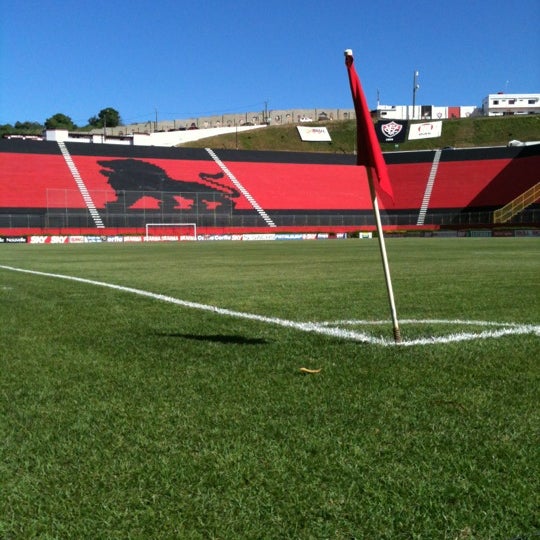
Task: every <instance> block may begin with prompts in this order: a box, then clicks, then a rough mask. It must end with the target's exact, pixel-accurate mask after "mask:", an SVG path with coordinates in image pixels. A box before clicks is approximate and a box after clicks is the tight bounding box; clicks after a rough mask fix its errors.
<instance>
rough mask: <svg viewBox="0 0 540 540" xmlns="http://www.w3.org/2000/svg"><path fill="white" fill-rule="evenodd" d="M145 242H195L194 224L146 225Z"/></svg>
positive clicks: (195, 228) (195, 229)
mask: <svg viewBox="0 0 540 540" xmlns="http://www.w3.org/2000/svg"><path fill="white" fill-rule="evenodd" d="M144 239H145V241H146V242H151V241H179V240H193V241H196V240H197V224H196V223H146V224H145V236H144Z"/></svg>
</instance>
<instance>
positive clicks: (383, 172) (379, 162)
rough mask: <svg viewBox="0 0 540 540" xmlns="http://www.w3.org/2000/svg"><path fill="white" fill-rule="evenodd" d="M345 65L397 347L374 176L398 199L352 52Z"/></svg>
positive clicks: (358, 152) (397, 333)
mask: <svg viewBox="0 0 540 540" xmlns="http://www.w3.org/2000/svg"><path fill="white" fill-rule="evenodd" d="M345 65H346V66H347V72H348V75H349V84H350V86H351V94H352V98H353V103H354V110H355V112H356V139H357V140H356V147H357V148H356V164H357V165H360V166H363V167H365V169H366V172H367V177H368V182H369V191H370V194H371V202H372V206H373V214H374V215H375V223H376V226H377V233H378V237H379V249H380V252H381V259H382V264H383V269H384V278H385V282H386V290H387V292H388V300H389V302H390V312H391V315H392V325H393V330H394V341H395V342H396V343H400V342H401V332H400V330H399V323H398V319H397V311H396V303H395V300H394V291H393V288H392V279H391V277H390V267H389V265H388V257H387V255H386V244H385V242H384V233H383V228H382V223H381V214H380V212H379V202H378V201H377V190H376V187H375V179H374V174H375V175H376V176H377V180H378V186H379V188H380V189H382V190H383V191H385V192H386V193H387V194H388V195H389V196H390V197H391V198H392V199H393V198H394V195H393V190H392V185H391V183H390V178H389V176H388V171H387V168H386V163H385V161H384V157H383V155H382V152H381V147H380V145H379V141H378V140H377V135H376V133H375V127H374V126H373V121H372V120H371V115H370V112H369V108H368V106H367V101H366V97H365V95H364V91H363V90H362V85H361V84H360V79H359V78H358V75H357V73H356V69H355V67H354V58H353V53H352V50H351V49H346V50H345Z"/></svg>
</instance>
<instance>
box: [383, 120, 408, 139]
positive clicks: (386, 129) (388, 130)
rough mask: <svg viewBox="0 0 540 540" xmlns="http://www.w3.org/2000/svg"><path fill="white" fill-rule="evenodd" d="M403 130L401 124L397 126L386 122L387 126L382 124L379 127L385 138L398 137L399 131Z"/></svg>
mask: <svg viewBox="0 0 540 540" xmlns="http://www.w3.org/2000/svg"><path fill="white" fill-rule="evenodd" d="M402 129H403V125H402V124H398V123H397V122H394V121H392V122H388V123H387V124H383V125H382V126H381V131H382V132H383V134H384V136H385V137H390V138H392V137H395V136H396V135H398V134H399V133H400V132H401V130H402Z"/></svg>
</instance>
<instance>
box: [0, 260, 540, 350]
mask: <svg viewBox="0 0 540 540" xmlns="http://www.w3.org/2000/svg"><path fill="white" fill-rule="evenodd" d="M0 269H3V270H9V271H12V272H20V273H24V274H31V275H35V276H42V277H50V278H57V279H64V280H68V281H74V282H77V283H84V284H87V285H95V286H98V287H105V288H108V289H113V290H116V291H121V292H127V293H131V294H136V295H139V296H143V297H146V298H152V299H154V300H159V301H162V302H168V303H171V304H175V305H178V306H182V307H186V308H190V309H197V310H201V311H208V312H211V313H216V314H218V315H225V316H228V317H236V318H241V319H248V320H252V321H258V322H264V323H268V324H273V325H277V326H283V327H286V328H293V329H296V330H300V331H302V332H311V333H315V334H322V335H326V336H331V337H336V338H340V339H348V340H353V341H359V342H362V343H367V344H371V345H382V346H384V347H389V346H400V347H403V346H412V345H436V344H444V343H452V342H459V341H471V340H474V339H486V338H497V337H502V336H506V335H523V334H535V335H537V336H538V337H540V326H538V325H531V324H522V325H520V324H517V323H489V322H486V324H487V325H488V326H489V325H491V326H500V327H501V328H498V329H496V330H485V331H483V332H480V333H479V334H473V333H461V334H451V335H449V336H440V337H428V338H419V339H413V340H410V341H402V342H400V343H395V342H394V340H391V339H385V338H377V337H374V336H372V335H370V334H367V333H365V332H358V331H353V330H346V329H343V328H338V327H336V326H334V325H335V324H340V323H341V324H360V323H367V324H383V323H386V324H388V321H336V322H334V323H332V322H330V323H326V322H298V321H289V320H287V319H280V318H278V317H268V316H265V315H257V314H255V313H246V312H242V311H235V310H231V309H226V308H220V307H217V306H212V305H208V304H201V303H198V302H191V301H188V300H182V299H180V298H174V297H172V296H167V295H164V294H159V293H153V292H151V291H145V290H142V289H136V288H133V287H125V286H123V285H115V284H113V283H107V282H104V281H96V280H93V279H86V278H80V277H76V276H69V275H65V274H54V273H50V272H40V271H37V270H28V269H25V268H17V267H14V266H6V265H0ZM436 321H439V322H441V323H456V322H458V321H444V320H437V319H435V320H433V321H430V322H436ZM400 322H401V323H405V322H411V323H417V322H420V323H421V322H422V321H416V320H414V319H408V320H402V321H400ZM424 322H426V321H424ZM468 322H470V323H472V324H483V321H468Z"/></svg>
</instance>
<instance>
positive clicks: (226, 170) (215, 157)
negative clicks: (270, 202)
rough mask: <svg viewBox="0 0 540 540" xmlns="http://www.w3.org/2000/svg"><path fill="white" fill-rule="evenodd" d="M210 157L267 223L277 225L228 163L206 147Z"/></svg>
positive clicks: (271, 225) (272, 225) (270, 225)
mask: <svg viewBox="0 0 540 540" xmlns="http://www.w3.org/2000/svg"><path fill="white" fill-rule="evenodd" d="M205 150H206V151H207V152H208V154H209V155H210V157H211V158H212V159H213V160H214V161H215V162H216V164H217V165H218V166H219V168H220V169H221V170H222V171H223V172H224V173H225V174H226V175H227V177H228V178H229V180H230V181H231V182H232V183H233V184H234V185H235V186H236V187H237V188H238V189H239V190H240V193H242V195H243V196H244V197H245V198H246V199H247V200H248V201H249V203H250V204H251V206H253V208H255V210H257V212H258V214H259V215H260V216H261V217H262V218H263V219H264V221H265V223H266V224H267V225H268V226H269V227H276V224H275V223H274V222H273V221H272V218H271V217H270V216H269V215H268V214H267V213H266V212H265V211H264V209H263V208H262V207H261V206H260V205H259V203H258V202H257V201H256V200H255V198H254V197H253V195H252V194H251V193H250V192H249V191H248V190H247V189H246V188H245V187H244V186H243V185H242V183H241V182H240V181H239V180H238V179H237V178H236V177H235V176H234V174H233V173H232V172H231V171H230V170H229V168H228V167H227V165H225V163H223V161H221V159H219V157H218V155H217V154H216V153H215V152H214V151H213V150H212V149H211V148H205Z"/></svg>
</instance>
